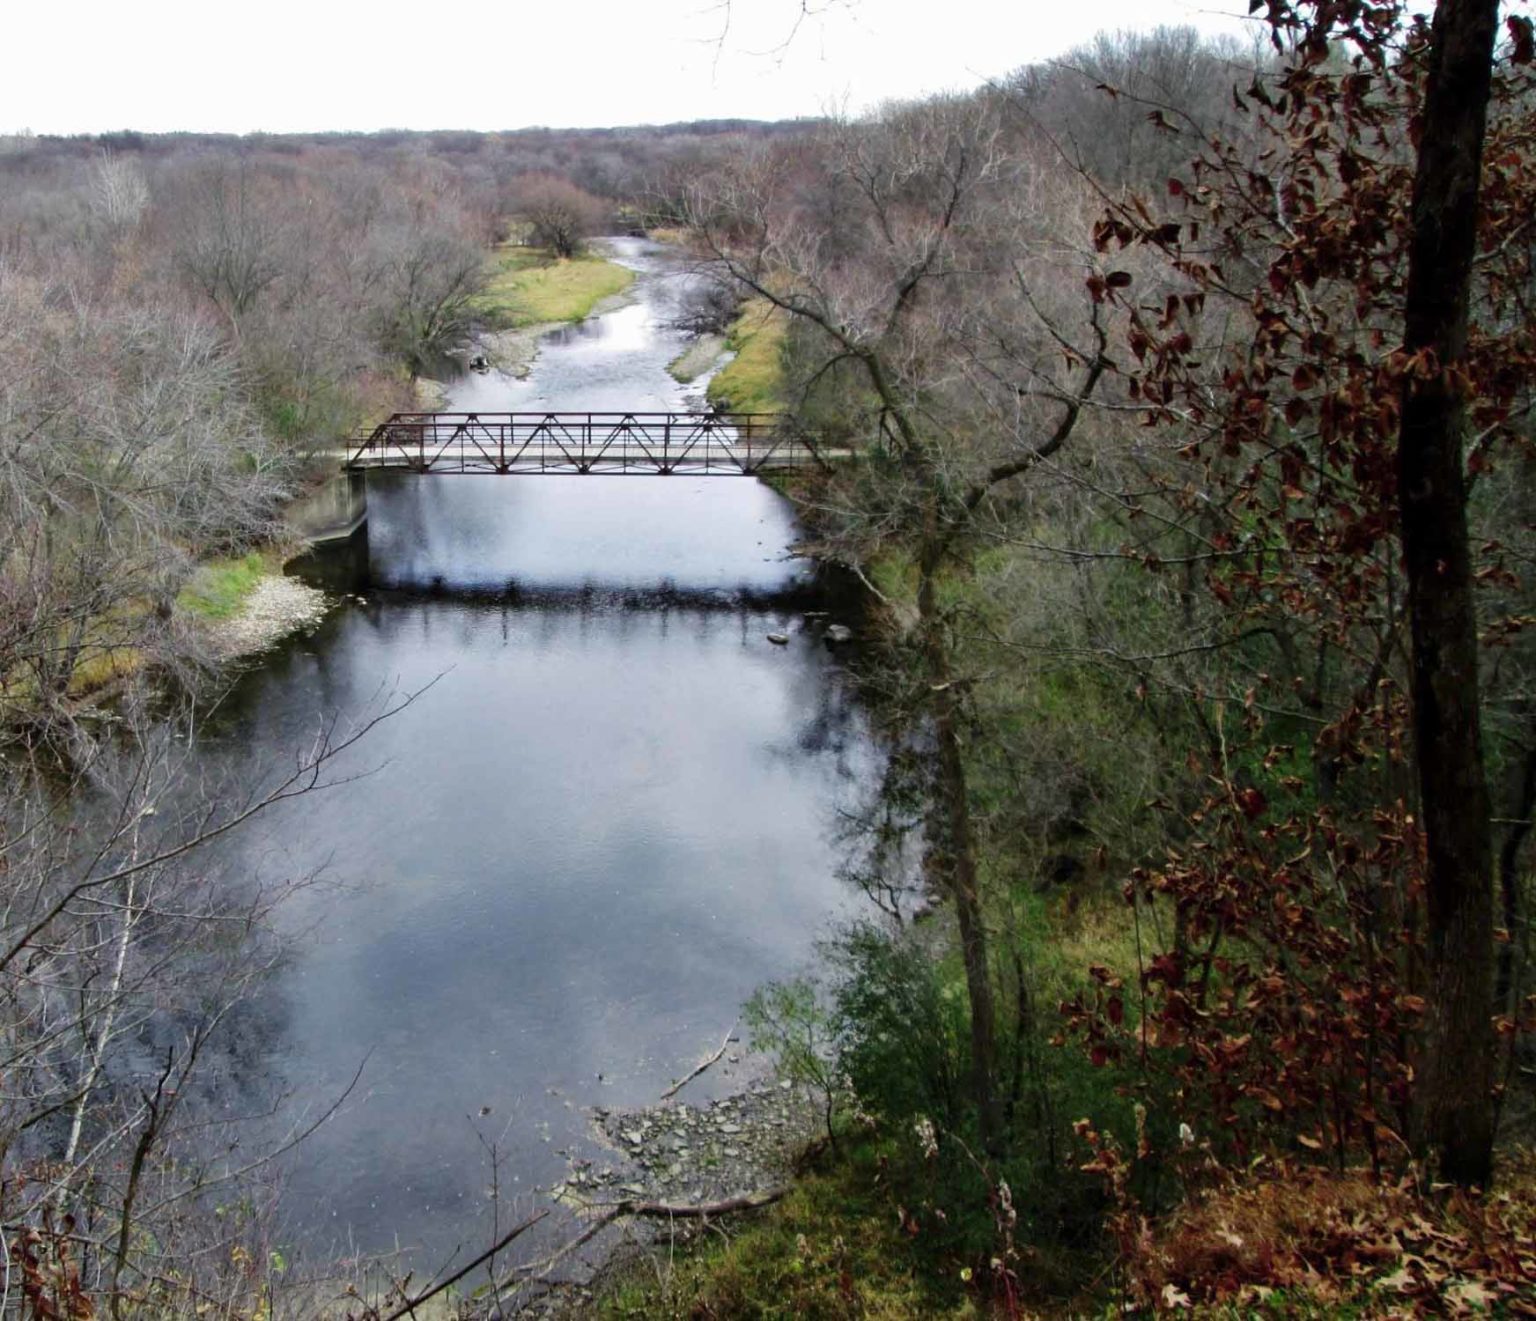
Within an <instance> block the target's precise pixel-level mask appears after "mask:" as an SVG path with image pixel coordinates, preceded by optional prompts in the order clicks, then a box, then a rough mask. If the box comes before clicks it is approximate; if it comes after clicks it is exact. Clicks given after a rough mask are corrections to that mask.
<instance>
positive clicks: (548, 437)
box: [343, 413, 823, 477]
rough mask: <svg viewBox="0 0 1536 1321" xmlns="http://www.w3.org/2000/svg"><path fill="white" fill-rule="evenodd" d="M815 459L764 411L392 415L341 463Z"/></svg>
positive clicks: (650, 468)
mask: <svg viewBox="0 0 1536 1321" xmlns="http://www.w3.org/2000/svg"><path fill="white" fill-rule="evenodd" d="M822 463H823V459H822V456H821V455H820V454H818V452H817V449H816V446H815V445H814V444H813V443H812V442H811V441H810V439H809V438H807V437H805V436H801V435H797V434H794V433H792V432H790V431H788V430H787V429H786V428H784V427H783V426H782V425H781V424H780V422H779V419H778V418H777V417H775V416H774V415H773V414H771V413H396V414H395V415H394V416H393V417H391V418H390V419H389V420H388V421H387V422H384V423H382V424H381V425H380V426H378V427H376V428H375V429H374V430H373V432H372V433H371V434H370V435H368V436H367V437H366V438H365V439H362V440H360V441H356V442H353V443H352V444H351V445H350V446H349V448H348V457H347V459H346V461H345V464H344V465H343V466H344V467H346V468H347V469H349V470H351V471H366V470H368V469H370V468H383V469H400V470H405V471H411V472H420V473H428V472H432V473H477V472H478V473H609V474H650V475H665V474H668V473H681V474H688V475H692V476H708V477H713V476H722V477H724V476H731V477H741V476H747V477H751V476H756V475H757V474H758V473H763V472H774V471H782V470H784V469H793V468H809V467H817V466H822Z"/></svg>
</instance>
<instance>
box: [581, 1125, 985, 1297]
mask: <svg viewBox="0 0 1536 1321" xmlns="http://www.w3.org/2000/svg"><path fill="white" fill-rule="evenodd" d="M882 1155H883V1153H882V1152H881V1151H880V1150H879V1148H878V1147H877V1146H876V1145H874V1144H872V1143H862V1144H859V1145H856V1146H854V1147H853V1148H851V1149H849V1150H848V1152H847V1155H846V1156H845V1157H844V1159H843V1160H841V1161H839V1162H838V1163H836V1164H835V1165H834V1166H831V1167H829V1168H827V1169H825V1170H822V1171H819V1172H815V1173H809V1174H806V1175H804V1176H803V1177H801V1178H800V1179H799V1180H797V1182H796V1184H795V1186H794V1188H793V1189H791V1191H790V1192H789V1194H788V1196H786V1197H785V1199H784V1200H783V1201H782V1202H780V1203H778V1204H777V1205H775V1206H773V1207H770V1208H769V1209H767V1210H766V1211H763V1212H760V1213H758V1214H757V1215H756V1216H754V1217H753V1218H752V1219H750V1220H739V1221H737V1222H736V1223H735V1224H733V1225H732V1227H731V1233H730V1234H729V1235H728V1236H727V1235H715V1234H706V1235H702V1236H700V1237H699V1238H697V1239H696V1240H694V1241H693V1242H692V1243H691V1244H690V1245H689V1246H688V1247H687V1248H686V1249H685V1250H684V1251H681V1252H677V1253H674V1252H673V1251H672V1249H671V1245H670V1244H668V1243H667V1242H666V1241H665V1239H663V1242H662V1245H661V1246H660V1247H659V1248H658V1249H656V1250H655V1251H654V1254H653V1255H648V1256H646V1257H645V1258H644V1259H643V1260H640V1261H637V1262H635V1263H633V1264H632V1265H631V1267H630V1269H629V1270H628V1271H627V1272H626V1274H625V1276H624V1278H622V1279H621V1280H619V1281H617V1282H616V1283H615V1284H614V1287H613V1288H612V1289H611V1290H610V1291H609V1292H608V1293H607V1294H606V1296H605V1298H604V1300H603V1301H602V1302H601V1303H600V1304H599V1305H598V1308H597V1309H596V1315H598V1316H599V1317H602V1318H605V1321H630V1319H631V1318H635V1319H638V1318H646V1319H647V1321H651V1319H652V1318H666V1317H676V1318H685V1317H700V1316H704V1317H763V1318H769V1317H773V1318H777V1317H783V1318H790V1317H794V1318H813V1319H814V1318H828V1319H829V1321H830V1318H834V1317H835V1318H843V1317H854V1316H857V1317H866V1318H880V1319H889V1321H896V1318H910V1317H931V1318H962V1317H977V1316H980V1315H981V1313H980V1312H979V1311H978V1310H977V1309H976V1307H975V1305H974V1303H973V1302H972V1301H971V1300H970V1299H969V1298H968V1297H967V1295H966V1286H965V1281H964V1280H963V1279H962V1277H961V1275H960V1274H959V1271H958V1269H957V1270H956V1271H954V1272H950V1273H947V1274H945V1273H940V1272H934V1271H928V1272H924V1271H920V1270H919V1269H917V1267H916V1265H915V1263H914V1260H913V1256H912V1253H911V1251H910V1249H909V1246H908V1244H907V1243H906V1242H905V1241H904V1239H905V1235H904V1233H903V1231H902V1229H901V1227H900V1226H899V1225H898V1223H897V1221H896V1218H895V1217H894V1216H892V1215H891V1214H890V1201H889V1196H888V1195H887V1194H886V1193H885V1192H884V1191H883V1190H882V1188H881V1186H880V1183H881V1162H882Z"/></svg>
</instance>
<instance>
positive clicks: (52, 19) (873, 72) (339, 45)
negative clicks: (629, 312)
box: [0, 0, 1247, 133]
mask: <svg viewBox="0 0 1536 1321" xmlns="http://www.w3.org/2000/svg"><path fill="white" fill-rule="evenodd" d="M807 3H808V4H809V5H810V7H811V10H812V12H811V13H810V15H809V16H807V17H805V18H804V19H803V20H802V21H800V23H799V25H798V27H797V26H796V20H797V18H798V17H799V16H800V12H801V10H800V0H734V3H733V4H732V6H731V8H730V10H729V25H728V26H727V23H726V19H727V12H728V11H727V10H726V8H724V7H723V6H722V5H720V4H717V3H716V2H715V0H535V2H531V3H530V2H529V0H522V2H521V3H517V2H514V3H505V0H503V2H500V3H498V2H497V0H436V2H435V3H433V2H432V0H414V2H413V3H409V4H405V3H400V2H399V0H366V2H365V0H267V2H266V3H263V2H262V0H247V2H246V3H238V4H231V3H229V2H228V0H222V2H221V0H195V2H194V0H139V2H138V3H134V2H133V0H65V3H60V4H54V5H41V4H33V3H14V4H11V5H8V6H7V8H8V9H9V10H10V12H9V13H8V14H7V15H6V18H5V43H6V53H7V59H6V71H5V78H4V80H3V81H0V133H9V132H16V131H18V130H21V129H31V130H33V131H34V132H38V133H94V132H102V131H107V130H112V129H122V128H134V129H141V130H146V131H154V132H163V131H166V130H173V129H188V130H219V131H225V132H238V133H244V132H251V131H254V130H266V131H269V132H286V131H299V130H314V129H376V128H387V127H395V128H475V129H509V128H523V127H527V126H529V125H535V124H545V125H551V126H562V127H576V126H597V125H610V124H614V125H616V124H639V123H664V122H668V121H672V120H684V119H713V118H725V117H738V116H739V117H744V118H753V119H780V118H790V117H793V116H797V115H815V114H820V113H822V112H823V111H825V110H826V109H828V108H831V107H842V108H846V109H848V110H850V111H859V110H862V109H865V108H867V107H869V106H871V105H874V104H876V103H878V102H880V101H883V100H887V99H890V98H893V97H910V96H916V95H919V94H922V93H925V92H935V91H942V90H945V89H950V88H964V87H973V86H975V85H976V84H977V83H978V82H980V81H981V80H982V79H984V78H986V77H989V76H993V75H996V74H1000V73H1004V72H1006V71H1008V70H1010V69H1013V68H1016V67H1017V66H1018V65H1020V64H1024V63H1027V62H1029V61H1031V60H1036V59H1044V58H1048V57H1050V56H1053V55H1057V54H1060V53H1061V52H1062V51H1064V50H1066V49H1067V48H1069V47H1071V46H1073V45H1075V44H1077V43H1079V42H1082V41H1084V40H1086V39H1087V38H1088V37H1090V36H1091V35H1092V34H1093V33H1094V32H1096V31H1099V30H1101V29H1105V28H1116V27H1133V28H1142V29H1144V28H1150V27H1154V26H1156V25H1157V24H1159V23H1193V24H1195V25H1196V26H1198V27H1200V28H1202V29H1205V30H1208V31H1211V32H1222V31H1225V32H1237V31H1241V24H1240V21H1239V20H1238V19H1237V18H1235V17H1233V16H1232V15H1233V14H1235V13H1237V12H1241V11H1243V10H1246V8H1247V5H1246V4H1245V3H1243V0H1227V3H1226V4H1225V5H1223V4H1222V3H1221V0H1213V2H1212V3H1206V4H1200V3H1196V2H1195V0H1077V2H1076V3H1074V2H1073V0H807ZM818 10H819V12H817V11H818ZM722 34H723V35H722Z"/></svg>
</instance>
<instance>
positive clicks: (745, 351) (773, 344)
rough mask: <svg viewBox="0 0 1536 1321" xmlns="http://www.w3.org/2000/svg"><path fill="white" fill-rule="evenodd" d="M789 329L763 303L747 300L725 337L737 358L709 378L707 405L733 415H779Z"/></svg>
mask: <svg viewBox="0 0 1536 1321" xmlns="http://www.w3.org/2000/svg"><path fill="white" fill-rule="evenodd" d="M788 329H789V322H788V318H787V317H786V316H785V314H784V313H783V312H781V311H779V310H778V309H777V308H775V307H773V306H772V305H771V304H770V303H769V302H768V301H767V300H766V299H762V298H752V299H748V300H747V302H746V303H745V304H743V306H742V309H741V314H740V315H739V316H738V317H737V318H736V320H735V321H733V322H732V323H731V328H730V330H729V331H728V332H727V333H726V346H727V347H728V348H730V349H732V350H733V351H734V352H735V354H736V356H735V357H734V358H732V359H731V361H730V362H728V363H727V364H726V365H725V366H724V367H722V368H721V369H720V370H719V371H718V372H716V373H715V375H714V376H713V378H711V380H710V382H709V390H708V391H707V394H708V398H709V402H710V403H712V404H714V405H716V406H717V407H720V408H724V409H728V410H729V411H731V412H733V413H777V412H779V411H780V410H781V409H782V408H783V407H784V394H783V391H784V340H785V336H786V335H787V333H788Z"/></svg>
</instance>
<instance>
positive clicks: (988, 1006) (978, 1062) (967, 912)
mask: <svg viewBox="0 0 1536 1321" xmlns="http://www.w3.org/2000/svg"><path fill="white" fill-rule="evenodd" d="M935 522H936V516H935V515H934V513H933V512H932V511H930V514H929V523H930V526H929V528H928V529H927V535H925V537H924V539H923V545H922V549H921V553H920V555H919V557H918V575H919V576H918V589H917V611H918V621H919V628H920V629H921V633H922V645H923V653H924V657H925V660H926V666H925V668H926V670H927V680H928V689H929V700H930V702H931V705H932V711H933V732H934V740H935V742H936V744H937V749H936V750H937V754H938V784H937V785H936V786H935V797H936V800H937V806H938V809H939V813H940V830H939V838H938V839H936V840H935V841H934V843H935V845H936V846H937V848H938V849H939V850H940V857H939V860H940V863H941V866H942V874H943V877H944V881H945V884H946V886H947V887H948V889H949V893H950V897H951V898H952V899H953V900H954V904H955V918H956V922H957V924H958V926H959V929H960V954H961V959H962V961H963V962H964V964H965V985H966V991H967V993H968V995H969V998H970V1004H971V1089H972V1094H973V1096H974V1098H975V1102H976V1115H977V1122H978V1125H979V1128H980V1136H981V1144H982V1147H983V1148H984V1149H985V1150H986V1152H987V1154H988V1155H993V1156H995V1155H998V1154H1000V1152H1001V1144H1002V1120H1001V1114H1000V1110H999V1106H998V1096H997V1011H996V1008H995V1006H994V1004H993V998H992V975H991V966H990V959H989V956H988V953H987V930H986V924H985V920H984V918H983V915H982V910H981V894H980V887H979V886H978V883H977V876H976V840H975V835H974V833H973V831H972V828H971V806H970V796H969V789H968V786H967V783H966V776H965V761H964V758H963V755H962V750H961V747H960V727H959V714H960V713H959V709H958V704H957V702H956V701H955V687H954V673H953V670H952V668H951V665H950V657H949V647H948V644H947V643H946V641H945V638H944V625H943V621H942V620H941V619H940V617H939V605H938V593H937V586H938V584H937V579H938V576H939V572H940V561H941V560H942V559H943V543H942V541H941V539H940V537H939V535H938V529H937V527H936V526H935V525H934V524H935Z"/></svg>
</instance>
